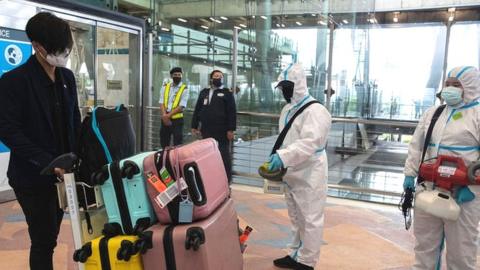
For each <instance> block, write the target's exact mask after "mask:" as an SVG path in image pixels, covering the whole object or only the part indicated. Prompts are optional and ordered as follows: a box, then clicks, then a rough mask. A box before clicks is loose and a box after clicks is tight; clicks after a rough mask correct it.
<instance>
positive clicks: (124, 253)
mask: <svg viewBox="0 0 480 270" xmlns="http://www.w3.org/2000/svg"><path fill="white" fill-rule="evenodd" d="M135 253H137V252H136V250H135V246H134V244H133V243H132V242H130V241H128V240H123V241H122V242H121V243H120V248H119V249H118V252H117V259H118V260H124V261H126V262H128V261H129V260H130V258H131V257H132V256H133V255H135Z"/></svg>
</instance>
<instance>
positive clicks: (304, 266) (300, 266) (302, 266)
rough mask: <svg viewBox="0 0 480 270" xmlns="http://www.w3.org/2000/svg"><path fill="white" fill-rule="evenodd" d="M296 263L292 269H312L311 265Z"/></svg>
mask: <svg viewBox="0 0 480 270" xmlns="http://www.w3.org/2000/svg"><path fill="white" fill-rule="evenodd" d="M296 264H297V265H296V266H295V268H293V269H294V270H313V267H311V266H308V265H305V264H303V263H299V262H297V263H296Z"/></svg>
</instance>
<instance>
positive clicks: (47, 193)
mask: <svg viewBox="0 0 480 270" xmlns="http://www.w3.org/2000/svg"><path fill="white" fill-rule="evenodd" d="M14 191H15V195H16V196H17V200H18V203H19V204H20V206H21V207H22V210H23V213H24V214H25V219H26V221H27V225H28V234H29V235H30V241H31V246H30V269H31V270H52V269H53V250H54V249H55V247H56V246H57V236H58V233H59V232H60V225H61V223H62V219H63V210H62V209H60V208H59V206H58V198H57V189H56V188H55V186H49V187H44V188H43V187H42V188H15V189H14Z"/></svg>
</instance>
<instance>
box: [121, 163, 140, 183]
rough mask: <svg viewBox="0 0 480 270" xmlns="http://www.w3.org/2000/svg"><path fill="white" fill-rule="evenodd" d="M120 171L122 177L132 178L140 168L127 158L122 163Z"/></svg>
mask: <svg viewBox="0 0 480 270" xmlns="http://www.w3.org/2000/svg"><path fill="white" fill-rule="evenodd" d="M121 173H122V178H127V179H132V178H133V176H134V175H136V174H139V173H140V168H138V166H137V164H135V162H132V161H130V160H127V161H125V162H124V163H123V167H122V172H121Z"/></svg>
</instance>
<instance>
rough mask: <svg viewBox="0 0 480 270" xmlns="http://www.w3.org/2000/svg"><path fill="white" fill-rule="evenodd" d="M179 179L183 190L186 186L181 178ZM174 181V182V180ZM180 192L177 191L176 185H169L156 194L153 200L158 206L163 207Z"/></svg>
mask: <svg viewBox="0 0 480 270" xmlns="http://www.w3.org/2000/svg"><path fill="white" fill-rule="evenodd" d="M179 181H180V188H181V189H182V191H183V190H185V189H186V188H187V187H188V186H187V183H186V182H185V180H183V178H180V179H179ZM174 183H175V182H174ZM179 194H180V192H179V191H178V187H177V185H170V186H169V187H168V188H167V189H166V190H165V191H163V192H162V193H160V194H158V195H157V196H156V197H155V199H154V200H155V202H156V203H157V204H158V206H160V208H164V207H165V206H166V205H167V204H169V203H170V202H171V201H172V200H173V199H175V198H176V197H177V196H178V195H179Z"/></svg>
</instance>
